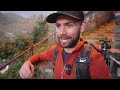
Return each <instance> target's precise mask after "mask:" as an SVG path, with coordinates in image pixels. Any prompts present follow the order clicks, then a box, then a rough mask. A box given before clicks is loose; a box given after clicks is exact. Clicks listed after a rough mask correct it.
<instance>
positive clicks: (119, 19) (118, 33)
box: [114, 12, 120, 48]
mask: <svg viewBox="0 0 120 90" xmlns="http://www.w3.org/2000/svg"><path fill="white" fill-rule="evenodd" d="M115 21H116V29H115V33H114V34H115V40H114V47H115V48H118V46H119V47H120V12H119V13H116V14H115Z"/></svg>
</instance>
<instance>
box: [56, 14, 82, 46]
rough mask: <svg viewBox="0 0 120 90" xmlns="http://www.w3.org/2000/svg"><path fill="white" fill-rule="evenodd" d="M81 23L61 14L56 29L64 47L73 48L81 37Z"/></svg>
mask: <svg viewBox="0 0 120 90" xmlns="http://www.w3.org/2000/svg"><path fill="white" fill-rule="evenodd" d="M80 27H81V23H80V22H79V21H78V20H76V19H74V18H71V17H68V16H60V17H58V18H57V20H56V31H57V36H58V40H59V42H60V45H61V46H62V47H63V48H73V47H75V46H76V44H77V42H78V40H79V38H80Z"/></svg>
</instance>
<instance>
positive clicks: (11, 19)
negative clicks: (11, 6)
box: [0, 12, 25, 25]
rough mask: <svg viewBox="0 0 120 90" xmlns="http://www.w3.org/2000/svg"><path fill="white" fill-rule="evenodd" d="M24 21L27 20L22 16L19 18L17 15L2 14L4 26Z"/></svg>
mask: <svg viewBox="0 0 120 90" xmlns="http://www.w3.org/2000/svg"><path fill="white" fill-rule="evenodd" d="M23 19H25V18H24V17H22V16H19V15H17V14H14V13H1V12H0V24H2V25H8V24H12V23H16V22H18V21H21V20H23Z"/></svg>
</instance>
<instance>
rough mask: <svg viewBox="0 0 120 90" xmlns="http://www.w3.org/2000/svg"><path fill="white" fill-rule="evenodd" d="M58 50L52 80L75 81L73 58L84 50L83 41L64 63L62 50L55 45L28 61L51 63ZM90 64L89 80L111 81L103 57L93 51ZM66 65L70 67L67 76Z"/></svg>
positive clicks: (81, 40)
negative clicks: (69, 72)
mask: <svg viewBox="0 0 120 90" xmlns="http://www.w3.org/2000/svg"><path fill="white" fill-rule="evenodd" d="M56 48H58V50H59V53H58V56H57V60H56V64H55V67H54V78H55V79H75V76H76V63H75V60H74V58H75V57H76V56H78V55H79V53H80V52H81V51H82V49H83V48H84V41H83V39H80V43H79V45H78V47H77V48H76V49H75V51H73V52H72V53H70V55H69V57H68V58H67V61H66V63H64V61H63V48H62V47H61V46H60V45H59V44H57V45H55V46H53V47H52V48H50V49H48V50H46V51H44V52H41V53H38V54H35V55H33V56H32V57H30V58H29V59H28V60H29V61H30V62H31V63H33V64H35V63H39V62H43V61H51V62H52V61H53V54H54V51H55V49H56ZM91 59H92V61H91V63H90V75H91V79H111V78H112V77H111V76H110V70H109V68H108V66H107V65H106V63H105V61H104V58H103V56H102V55H101V54H100V53H98V52H97V51H96V50H93V51H92V53H91ZM66 64H70V65H72V69H71V74H70V75H68V74H66V72H65V69H64V66H65V65H66Z"/></svg>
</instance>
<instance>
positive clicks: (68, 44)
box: [58, 31, 80, 48]
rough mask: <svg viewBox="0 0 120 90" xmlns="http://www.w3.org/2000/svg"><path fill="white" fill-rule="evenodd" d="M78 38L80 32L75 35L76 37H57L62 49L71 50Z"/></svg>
mask: <svg viewBox="0 0 120 90" xmlns="http://www.w3.org/2000/svg"><path fill="white" fill-rule="evenodd" d="M79 38H80V31H79V32H78V33H77V35H76V37H72V36H67V35H61V36H59V37H58V39H59V42H60V45H61V46H62V47H63V48H73V47H75V46H76V45H77V42H78V40H79Z"/></svg>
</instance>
